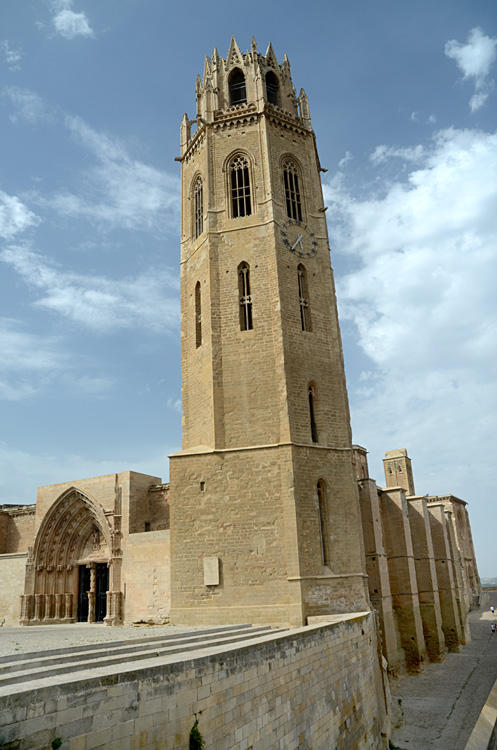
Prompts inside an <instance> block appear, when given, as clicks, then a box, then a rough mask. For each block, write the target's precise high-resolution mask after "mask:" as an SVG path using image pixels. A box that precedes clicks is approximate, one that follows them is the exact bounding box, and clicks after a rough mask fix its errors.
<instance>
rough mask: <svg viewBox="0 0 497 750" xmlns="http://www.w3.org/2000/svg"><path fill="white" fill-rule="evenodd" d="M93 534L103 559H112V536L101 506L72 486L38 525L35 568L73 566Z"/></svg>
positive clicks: (34, 554)
mask: <svg viewBox="0 0 497 750" xmlns="http://www.w3.org/2000/svg"><path fill="white" fill-rule="evenodd" d="M96 534H98V536H99V544H98V548H99V550H101V552H102V556H105V557H110V556H112V554H113V549H112V541H113V537H114V535H113V534H112V531H111V528H110V526H109V523H108V521H107V518H106V517H105V513H104V511H103V508H102V506H101V505H99V503H97V502H96V501H95V500H92V499H91V498H90V497H88V495H85V494H84V493H83V492H81V491H80V490H77V489H76V488H74V487H71V488H70V489H69V490H67V491H66V492H64V494H63V495H62V496H61V497H60V498H59V499H58V500H57V501H56V502H55V503H54V505H53V506H52V507H51V508H50V510H49V511H48V513H47V515H46V516H45V518H44V519H43V521H42V523H41V526H40V528H39V531H38V534H37V535H36V540H35V544H34V550H33V558H34V559H33V562H34V564H35V566H36V569H37V570H38V571H41V570H43V569H45V570H50V569H53V568H54V567H55V566H57V567H58V568H60V566H63V567H67V566H68V565H74V563H75V562H76V560H77V559H78V558H81V557H83V552H84V551H85V552H86V547H87V546H88V540H89V538H90V537H92V536H93V538H94V539H95V538H96V536H95V535H96ZM93 552H95V550H94V549H93Z"/></svg>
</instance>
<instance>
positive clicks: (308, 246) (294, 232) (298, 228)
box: [281, 219, 318, 258]
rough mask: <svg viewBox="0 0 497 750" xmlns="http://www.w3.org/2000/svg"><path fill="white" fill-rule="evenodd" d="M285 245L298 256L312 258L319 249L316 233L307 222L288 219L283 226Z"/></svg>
mask: <svg viewBox="0 0 497 750" xmlns="http://www.w3.org/2000/svg"><path fill="white" fill-rule="evenodd" d="M281 237H282V239H283V245H284V246H285V247H286V249H287V250H289V251H290V252H291V253H293V254H294V255H296V256H297V257H298V258H312V257H313V256H314V255H316V253H317V251H318V242H317V240H316V235H315V234H314V232H311V231H310V230H309V228H308V227H307V225H306V224H303V223H302V222H301V221H296V220H295V219H288V221H286V222H285V223H284V224H283V226H282V228H281Z"/></svg>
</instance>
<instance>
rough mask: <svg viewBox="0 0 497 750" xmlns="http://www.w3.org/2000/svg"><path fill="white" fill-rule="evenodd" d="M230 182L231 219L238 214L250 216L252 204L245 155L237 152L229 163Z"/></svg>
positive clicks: (247, 163) (247, 164)
mask: <svg viewBox="0 0 497 750" xmlns="http://www.w3.org/2000/svg"><path fill="white" fill-rule="evenodd" d="M230 175H231V178H230V184H231V214H232V217H233V219H237V218H238V217H240V216H250V214H251V213H252V205H251V201H250V176H249V162H248V159H247V157H246V156H242V154H239V155H238V156H235V158H234V159H233V160H232V161H231V163H230Z"/></svg>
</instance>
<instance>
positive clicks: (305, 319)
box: [297, 263, 312, 331]
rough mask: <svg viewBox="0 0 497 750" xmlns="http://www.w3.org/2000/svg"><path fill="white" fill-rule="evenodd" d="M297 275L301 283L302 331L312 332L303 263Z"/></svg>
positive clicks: (298, 267)
mask: <svg viewBox="0 0 497 750" xmlns="http://www.w3.org/2000/svg"><path fill="white" fill-rule="evenodd" d="M297 274H298V281H299V305H300V322H301V324H302V330H303V331H312V322H311V308H310V305H309V291H308V289H307V274H306V271H305V268H304V266H303V265H302V263H300V265H299V266H297Z"/></svg>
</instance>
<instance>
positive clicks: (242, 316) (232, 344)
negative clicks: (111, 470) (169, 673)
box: [170, 39, 368, 626]
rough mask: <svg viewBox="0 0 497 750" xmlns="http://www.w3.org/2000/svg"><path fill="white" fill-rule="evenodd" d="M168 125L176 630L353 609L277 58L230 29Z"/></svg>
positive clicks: (295, 157)
mask: <svg viewBox="0 0 497 750" xmlns="http://www.w3.org/2000/svg"><path fill="white" fill-rule="evenodd" d="M196 98H197V111H196V117H195V119H194V120H189V118H188V117H187V115H185V116H184V117H183V121H182V123H181V153H180V157H179V158H178V160H179V161H180V162H181V201H182V219H181V321H182V322H181V346H182V379H183V386H182V395H183V445H182V450H181V451H180V452H179V453H176V454H174V455H173V456H171V464H170V486H171V561H172V562H171V564H172V575H171V579H172V592H171V618H172V621H173V622H174V623H191V624H215V623H236V622H253V623H268V624H271V623H274V624H285V623H289V624H290V625H293V626H300V625H302V624H305V623H306V621H307V618H308V617H312V616H316V615H325V614H329V613H341V612H352V611H360V610H365V609H368V598H367V596H368V595H367V584H366V579H365V571H364V563H363V555H362V535H361V522H360V515H359V506H358V492H357V485H356V481H355V474H354V470H353V462H352V446H351V430H350V419H349V409H348V400H347V391H346V385H345V375H344V367H343V356H342V348H341V340H340V331H339V326H338V316H337V308H336V298H335V290H334V281H333V272H332V269H331V267H330V254H329V245H328V235H327V227H326V219H325V206H324V205H323V196H322V190H321V180H320V171H321V168H320V164H319V158H318V154H317V150H316V140H315V135H314V132H313V130H312V127H311V119H310V114H309V103H308V99H307V96H306V94H305V92H304V90H303V89H301V91H300V94H299V95H297V94H296V91H295V88H294V85H293V83H292V78H291V74H290V64H289V62H288V59H287V57H286V55H285V57H284V59H283V62H282V63H281V64H279V63H278V61H277V59H276V55H275V53H274V50H273V48H272V45H271V44H270V45H269V47H268V49H267V51H266V54H265V55H262V54H260V53H259V52H258V51H257V46H256V43H255V40H252V45H251V48H250V50H249V51H248V52H246V53H245V54H242V52H241V51H240V49H239V47H238V45H237V43H236V41H235V39H232V40H231V44H230V48H229V51H228V55H227V57H226V59H223V58H221V57H220V56H219V55H218V52H217V50H216V49H214V53H213V55H212V57H210V58H209V57H207V58H206V60H205V65H204V73H203V78H202V79H201V78H200V77H198V78H197V82H196Z"/></svg>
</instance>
